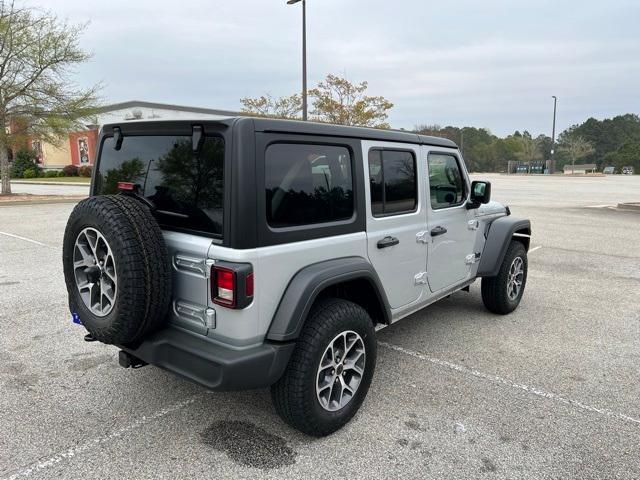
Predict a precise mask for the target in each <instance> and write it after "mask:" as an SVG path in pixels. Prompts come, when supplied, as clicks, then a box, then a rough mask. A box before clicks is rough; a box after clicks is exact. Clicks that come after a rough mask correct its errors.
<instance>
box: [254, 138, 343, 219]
mask: <svg viewBox="0 0 640 480" xmlns="http://www.w3.org/2000/svg"><path fill="white" fill-rule="evenodd" d="M265 188H266V205H267V222H268V223H269V225H271V226H272V227H276V228H282V227H292V226H296V225H309V224H314V223H326V222H334V221H339V220H347V219H349V218H351V217H352V216H353V211H354V200H353V176H352V164H351V155H350V153H349V150H348V149H347V148H345V147H338V146H333V145H310V144H291V143H276V144H272V145H269V147H267V151H266V153H265Z"/></svg>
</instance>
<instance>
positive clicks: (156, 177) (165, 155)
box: [96, 135, 224, 236]
mask: <svg viewBox="0 0 640 480" xmlns="http://www.w3.org/2000/svg"><path fill="white" fill-rule="evenodd" d="M98 166H99V168H98V173H97V175H96V193H97V194H98V195H107V194H115V193H118V182H132V183H136V184H138V185H139V187H140V190H141V192H142V193H143V194H144V195H145V196H146V197H147V198H149V199H150V200H152V201H153V203H154V204H155V206H156V208H157V212H158V220H159V222H160V224H161V225H162V226H165V227H174V228H179V229H186V230H194V231H198V232H206V233H212V234H214V235H216V236H221V235H222V220H223V219H222V213H223V199H224V171H223V169H224V168H223V167H224V140H223V139H222V138H219V137H207V138H206V139H205V142H204V144H203V146H202V149H201V151H200V152H198V153H197V154H195V153H193V150H192V142H191V137H190V136H170V135H167V136H139V137H138V136H126V137H125V138H124V139H123V142H122V147H121V149H120V150H115V149H114V140H113V137H107V138H105V140H104V142H103V145H102V150H101V154H100V159H99V163H98Z"/></svg>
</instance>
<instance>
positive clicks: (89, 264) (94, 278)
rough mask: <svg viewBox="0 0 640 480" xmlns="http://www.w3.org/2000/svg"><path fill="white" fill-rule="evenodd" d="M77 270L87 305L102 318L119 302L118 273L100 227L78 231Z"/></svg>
mask: <svg viewBox="0 0 640 480" xmlns="http://www.w3.org/2000/svg"><path fill="white" fill-rule="evenodd" d="M73 272H74V276H75V280H76V288H77V289H78V292H79V293H80V298H82V301H83V302H84V304H85V306H86V307H87V308H88V309H89V310H90V311H91V313H93V314H94V315H96V316H98V317H104V316H106V315H108V314H109V313H110V312H111V310H113V307H114V305H115V300H116V295H117V292H118V276H117V273H116V263H115V259H114V257H113V252H112V250H111V247H110V246H109V243H108V242H107V240H106V239H105V238H104V236H103V235H102V234H101V233H100V232H99V231H98V230H97V229H95V228H92V227H87V228H85V229H84V230H82V231H81V232H80V233H79V234H78V237H77V238H76V243H75V245H74V248H73Z"/></svg>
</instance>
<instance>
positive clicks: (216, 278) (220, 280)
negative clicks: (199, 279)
mask: <svg viewBox="0 0 640 480" xmlns="http://www.w3.org/2000/svg"><path fill="white" fill-rule="evenodd" d="M211 300H212V301H213V303H216V304H218V305H222V306H224V307H227V308H237V309H241V308H245V307H247V306H248V305H250V304H251V302H252V301H253V267H252V266H251V264H250V263H232V262H225V261H216V262H215V263H214V265H213V266H212V267H211Z"/></svg>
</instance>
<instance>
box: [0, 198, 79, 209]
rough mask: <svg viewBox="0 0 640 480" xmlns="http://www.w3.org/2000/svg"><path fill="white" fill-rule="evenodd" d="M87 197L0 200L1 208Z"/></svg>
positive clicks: (76, 200) (70, 200) (74, 201)
mask: <svg viewBox="0 0 640 480" xmlns="http://www.w3.org/2000/svg"><path fill="white" fill-rule="evenodd" d="M84 198H86V197H77V198H57V199H52V200H15V201H13V200H9V201H6V202H0V208H2V207H11V206H14V207H15V206H16V205H48V204H53V203H78V202H79V201H80V200H83V199H84Z"/></svg>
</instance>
